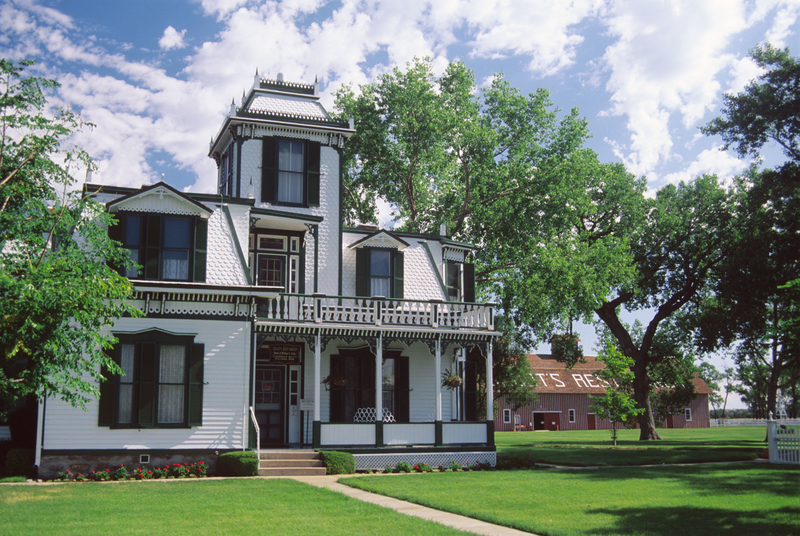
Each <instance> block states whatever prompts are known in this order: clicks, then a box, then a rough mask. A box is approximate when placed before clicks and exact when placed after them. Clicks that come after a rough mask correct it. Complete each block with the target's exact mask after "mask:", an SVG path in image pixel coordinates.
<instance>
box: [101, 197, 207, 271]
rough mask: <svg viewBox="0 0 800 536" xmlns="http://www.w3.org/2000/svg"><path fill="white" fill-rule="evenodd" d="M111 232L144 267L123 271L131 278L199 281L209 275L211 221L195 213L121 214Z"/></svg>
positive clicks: (118, 215) (132, 258) (133, 259)
mask: <svg viewBox="0 0 800 536" xmlns="http://www.w3.org/2000/svg"><path fill="white" fill-rule="evenodd" d="M117 218H118V219H119V224H118V225H115V226H113V227H110V228H109V235H110V236H111V238H113V239H115V240H119V241H120V242H122V245H123V247H124V248H125V249H127V250H128V255H129V256H130V258H131V260H132V261H133V262H135V263H136V264H138V265H140V266H141V270H139V269H137V268H128V269H126V270H124V275H125V276H126V277H129V278H132V279H148V280H157V281H198V282H204V281H205V278H206V243H207V236H208V221H207V220H205V219H203V218H200V217H196V216H178V215H171V214H144V213H121V214H117Z"/></svg>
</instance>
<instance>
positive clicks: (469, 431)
mask: <svg viewBox="0 0 800 536" xmlns="http://www.w3.org/2000/svg"><path fill="white" fill-rule="evenodd" d="M382 426H383V444H381V445H376V433H375V431H376V430H375V425H374V424H350V423H341V424H338V423H322V424H321V425H320V446H321V447H339V446H342V447H343V446H348V447H391V446H411V445H414V446H418V445H434V443H435V436H436V424H435V423H432V422H423V423H384V424H383V425H382ZM487 434H488V431H487V426H486V423H485V422H443V423H442V443H441V446H446V445H486V444H488V442H489V438H488V436H487Z"/></svg>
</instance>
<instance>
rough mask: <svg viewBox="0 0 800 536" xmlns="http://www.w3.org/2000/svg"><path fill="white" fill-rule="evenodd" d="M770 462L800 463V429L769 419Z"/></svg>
mask: <svg viewBox="0 0 800 536" xmlns="http://www.w3.org/2000/svg"><path fill="white" fill-rule="evenodd" d="M767 442H768V443H769V461H770V463H791V464H797V465H800V430H799V429H797V428H789V427H788V426H786V425H785V424H778V423H777V422H776V421H767Z"/></svg>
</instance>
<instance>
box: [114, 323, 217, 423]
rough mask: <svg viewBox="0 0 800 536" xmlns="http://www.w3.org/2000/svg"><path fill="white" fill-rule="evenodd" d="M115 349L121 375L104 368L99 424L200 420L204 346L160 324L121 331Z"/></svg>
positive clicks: (115, 358) (188, 421)
mask: <svg viewBox="0 0 800 536" xmlns="http://www.w3.org/2000/svg"><path fill="white" fill-rule="evenodd" d="M117 336H118V338H119V341H120V342H119V344H117V346H116V347H115V348H114V350H113V358H114V361H115V363H117V365H119V367H120V369H121V370H122V374H120V375H111V374H110V373H109V372H108V371H104V376H105V377H106V381H105V382H103V384H101V386H100V419H99V422H100V425H101V426H111V427H115V428H176V427H178V428H180V427H190V426H197V425H199V424H201V422H202V391H203V355H204V346H203V345H202V344H194V340H193V336H191V335H173V334H169V333H165V332H162V331H159V330H153V331H150V332H147V333H143V334H135V335H127V334H117Z"/></svg>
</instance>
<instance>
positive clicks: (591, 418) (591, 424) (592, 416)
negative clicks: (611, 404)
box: [586, 413, 597, 430]
mask: <svg viewBox="0 0 800 536" xmlns="http://www.w3.org/2000/svg"><path fill="white" fill-rule="evenodd" d="M595 419H596V416H595V414H594V413H590V414H589V419H588V421H587V427H586V429H587V430H596V429H597V422H596V421H595Z"/></svg>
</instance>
